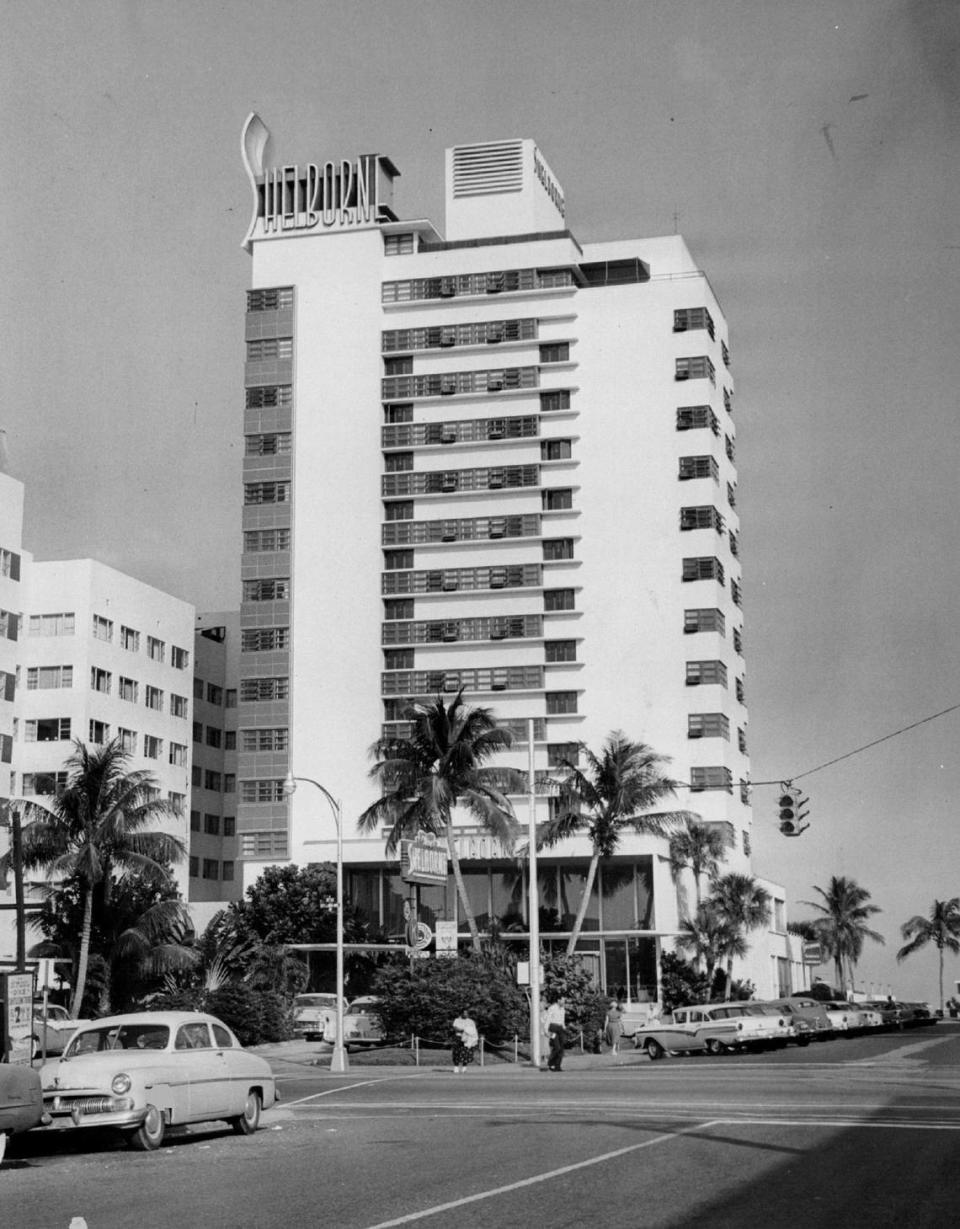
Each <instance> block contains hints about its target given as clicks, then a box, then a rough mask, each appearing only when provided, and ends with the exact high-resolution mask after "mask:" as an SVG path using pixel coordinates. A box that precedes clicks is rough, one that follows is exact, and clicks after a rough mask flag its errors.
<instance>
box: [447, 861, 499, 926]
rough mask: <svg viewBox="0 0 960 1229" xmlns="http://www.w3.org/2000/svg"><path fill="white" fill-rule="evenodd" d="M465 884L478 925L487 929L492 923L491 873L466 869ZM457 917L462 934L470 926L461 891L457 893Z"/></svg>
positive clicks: (464, 874) (464, 873)
mask: <svg viewBox="0 0 960 1229" xmlns="http://www.w3.org/2000/svg"><path fill="white" fill-rule="evenodd" d="M463 884H464V887H465V888H466V890H467V900H469V902H470V908H471V909H472V910H473V916H474V918H475V919H476V922H477V926H478V927H479V929H480V930H486V929H487V928H488V927H489V925H490V875H489V874H488V872H487V871H485V870H483V871H464V872H463ZM454 890H455V889H454ZM457 917H458V919H459V927H458V929H459V931H460V933H461V934H462V933H464V932H465V931H466V930H468V929H469V927H468V926H467V919H466V918H465V917H464V913H463V902H462V901H461V900H460V898H459V893H458V894H457Z"/></svg>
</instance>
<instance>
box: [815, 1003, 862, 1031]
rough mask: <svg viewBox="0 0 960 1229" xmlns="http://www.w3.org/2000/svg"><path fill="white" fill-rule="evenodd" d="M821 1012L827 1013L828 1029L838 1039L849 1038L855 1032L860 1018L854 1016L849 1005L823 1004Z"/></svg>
mask: <svg viewBox="0 0 960 1229" xmlns="http://www.w3.org/2000/svg"><path fill="white" fill-rule="evenodd" d="M823 1010H824V1011H825V1012H826V1013H827V1019H828V1020H829V1021H830V1027H831V1029H832V1030H833V1032H834V1034H835V1035H836V1036H838V1037H849V1036H850V1035H851V1034H852V1033H854V1032H856V1031H857V1025H858V1024H859V1021H860V1017H859V1016H858V1015H855V1014H854V1012H853V1010H852V1009H851V1007H850V1004H849V1003H840V1002H833V1003H828V1002H824V1004H823Z"/></svg>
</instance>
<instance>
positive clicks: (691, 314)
mask: <svg viewBox="0 0 960 1229" xmlns="http://www.w3.org/2000/svg"><path fill="white" fill-rule="evenodd" d="M689 329H706V330H707V332H708V333H709V334H710V338H711V340H716V334H715V331H714V326H713V317H712V316H711V315H710V313H709V312H708V311H707V309H706V308H705V307H682V308H680V309H679V310H678V311H675V312H674V313H673V331H674V332H675V333H686V332H687V331H688V330H689Z"/></svg>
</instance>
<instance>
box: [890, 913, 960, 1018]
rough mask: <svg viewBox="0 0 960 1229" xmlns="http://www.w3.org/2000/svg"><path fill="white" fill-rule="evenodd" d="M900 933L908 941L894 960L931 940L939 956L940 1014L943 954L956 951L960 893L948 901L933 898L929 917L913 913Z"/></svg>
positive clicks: (959, 940)
mask: <svg viewBox="0 0 960 1229" xmlns="http://www.w3.org/2000/svg"><path fill="white" fill-rule="evenodd" d="M900 934H901V936H902V937H903V938H904V939H908V940H909V942H908V943H905V944H904V945H903V947H901V948H900V950H899V951H898V952H897V963H898V964H899V962H900V961H901V960H905V959H906V958H907V956H912V955H913V953H914V952H918V951H919V950H920V948H921V947H926V945H927V944H928V943H932V944H933V945H934V947H936V949H937V953H938V955H939V957H940V1015H941V1016H942V1015H943V953H944V952H945V951H947V952H950V953H951V954H952V955H954V956H956V955H957V953H958V952H960V896H954V897H952V898H951V899H950V900H935V901H934V902H933V904H932V905H931V906H930V916H929V917H923V916H922V915H921V914H919V913H916V914H914V916H913V917H912V918H910V920H909V921H908V922H904V924H903V925H902V926H901V927H900Z"/></svg>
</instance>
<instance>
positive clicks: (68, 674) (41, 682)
mask: <svg viewBox="0 0 960 1229" xmlns="http://www.w3.org/2000/svg"><path fill="white" fill-rule="evenodd" d="M72 686H73V666H28V667H27V691H49V690H52V689H54V688H59V687H72Z"/></svg>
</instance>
